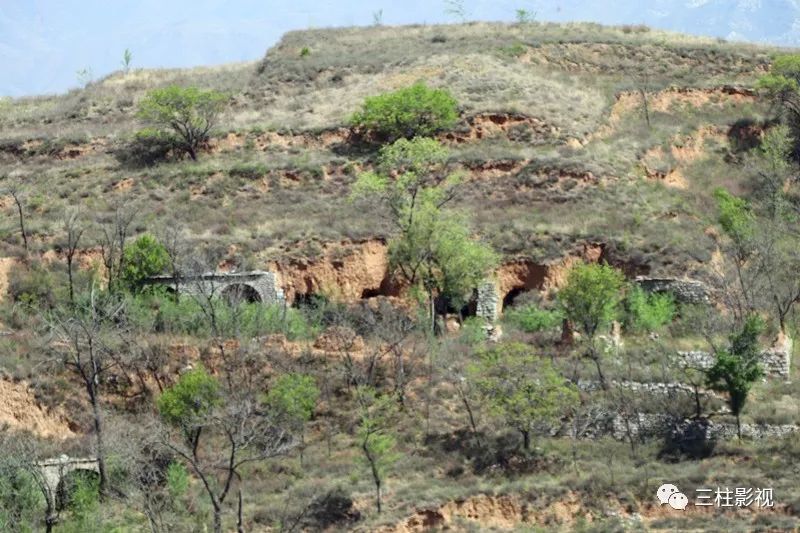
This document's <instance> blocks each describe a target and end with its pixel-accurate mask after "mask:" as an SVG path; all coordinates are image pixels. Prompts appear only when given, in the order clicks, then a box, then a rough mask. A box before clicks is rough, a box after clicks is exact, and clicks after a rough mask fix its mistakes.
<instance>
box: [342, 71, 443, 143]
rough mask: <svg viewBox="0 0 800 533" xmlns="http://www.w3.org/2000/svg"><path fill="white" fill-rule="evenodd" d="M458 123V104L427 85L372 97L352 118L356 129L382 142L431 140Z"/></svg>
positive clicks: (365, 101)
mask: <svg viewBox="0 0 800 533" xmlns="http://www.w3.org/2000/svg"><path fill="white" fill-rule="evenodd" d="M457 120H458V103H457V102H456V100H455V98H453V96H452V95H451V94H450V93H449V92H448V91H447V90H446V89H431V88H428V87H427V86H426V85H425V84H424V83H422V82H420V83H416V84H414V85H412V86H410V87H405V88H402V89H398V90H396V91H393V92H389V93H385V94H380V95H378V96H371V97H368V98H366V99H365V100H364V103H363V104H362V106H361V110H360V111H357V112H356V113H354V114H353V116H352V117H351V118H350V123H351V125H352V126H354V127H355V128H357V129H359V130H362V131H363V132H365V133H368V134H370V135H372V136H374V137H376V138H377V139H378V140H381V141H388V142H392V141H394V140H396V139H399V138H406V139H411V138H414V137H427V136H431V135H433V134H434V133H437V132H439V131H442V130H445V129H448V128H451V127H452V126H453V125H454V124H455V123H456V121H457Z"/></svg>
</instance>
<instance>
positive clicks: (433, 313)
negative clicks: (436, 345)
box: [428, 290, 436, 335]
mask: <svg viewBox="0 0 800 533" xmlns="http://www.w3.org/2000/svg"><path fill="white" fill-rule="evenodd" d="M428 305H429V307H430V314H431V335H436V304H435V302H434V300H433V291H432V290H428Z"/></svg>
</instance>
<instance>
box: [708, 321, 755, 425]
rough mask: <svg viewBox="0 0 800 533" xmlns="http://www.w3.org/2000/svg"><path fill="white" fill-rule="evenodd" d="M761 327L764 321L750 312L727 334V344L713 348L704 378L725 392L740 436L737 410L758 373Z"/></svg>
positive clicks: (742, 408) (709, 384) (716, 388)
mask: <svg viewBox="0 0 800 533" xmlns="http://www.w3.org/2000/svg"><path fill="white" fill-rule="evenodd" d="M763 330H764V322H763V320H762V319H761V318H760V317H759V316H757V315H750V316H749V317H747V319H746V320H745V322H744V325H743V326H742V328H741V330H740V331H738V332H737V333H735V334H734V335H732V336H731V339H730V347H729V348H728V349H727V350H720V351H718V352H717V354H716V355H717V358H716V361H715V362H714V366H712V367H711V368H710V369H708V372H707V374H706V380H707V384H708V386H709V387H711V388H712V389H714V390H717V391H722V392H726V393H728V406H729V407H730V410H731V413H733V415H734V416H735V417H736V433H737V435H738V436H739V440H741V439H742V424H741V413H742V411H743V410H744V406H745V404H746V403H747V396H748V394H749V393H750V389H751V388H752V386H753V383H755V382H756V380H758V379H759V378H760V377H761V376H763V371H762V369H761V365H760V363H759V361H760V354H761V350H760V348H759V345H758V337H759V335H760V334H761V333H762V332H763Z"/></svg>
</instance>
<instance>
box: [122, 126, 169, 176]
mask: <svg viewBox="0 0 800 533" xmlns="http://www.w3.org/2000/svg"><path fill="white" fill-rule="evenodd" d="M177 147H178V139H177V138H176V137H175V136H174V135H173V134H171V133H169V132H165V131H159V130H155V129H152V128H145V129H143V130H140V131H138V132H136V133H135V134H134V135H133V137H132V138H131V139H130V140H129V141H128V142H127V143H125V144H124V145H123V146H122V147H120V148H118V149H117V150H116V151H115V153H114V155H115V156H116V158H117V161H119V162H120V163H122V164H123V165H126V166H131V167H150V166H153V165H156V164H158V163H161V162H164V161H167V160H168V159H169V158H170V157H171V156H172V155H174V154H175V153H176V148H177Z"/></svg>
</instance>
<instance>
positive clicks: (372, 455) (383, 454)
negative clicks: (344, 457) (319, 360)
mask: <svg viewBox="0 0 800 533" xmlns="http://www.w3.org/2000/svg"><path fill="white" fill-rule="evenodd" d="M356 397H357V400H358V406H359V423H358V430H357V434H356V442H357V444H358V447H359V449H360V450H361V453H362V459H363V460H364V462H365V464H366V466H367V467H368V468H369V473H370V476H371V477H372V482H373V483H374V484H375V507H376V509H377V511H378V513H380V512H381V507H382V498H383V486H384V481H385V478H386V473H387V471H388V470H389V469H390V468H391V467H392V465H393V464H394V463H395V462H397V460H398V459H399V458H400V455H399V454H398V453H397V452H395V447H396V446H397V439H396V438H395V436H394V435H393V434H392V430H391V428H392V423H391V419H392V416H393V415H394V413H395V410H396V406H397V401H396V400H395V399H394V398H393V397H391V396H389V395H386V396H378V395H377V393H376V392H375V390H374V389H373V388H371V387H367V386H362V387H359V388H358V389H357V391H356Z"/></svg>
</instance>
